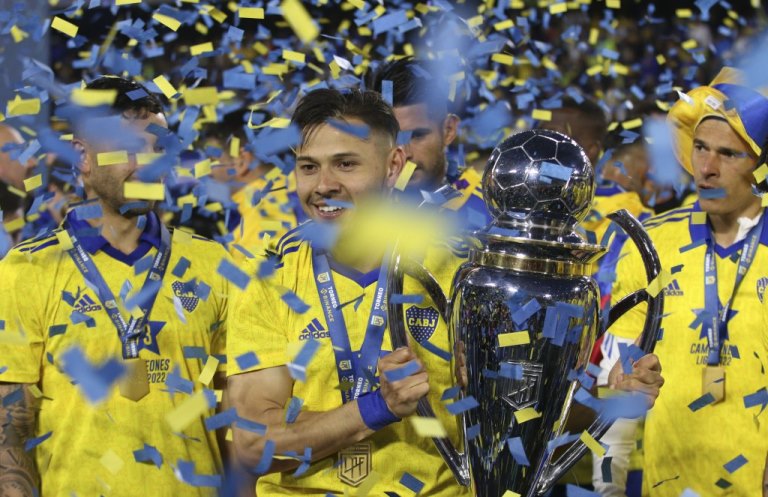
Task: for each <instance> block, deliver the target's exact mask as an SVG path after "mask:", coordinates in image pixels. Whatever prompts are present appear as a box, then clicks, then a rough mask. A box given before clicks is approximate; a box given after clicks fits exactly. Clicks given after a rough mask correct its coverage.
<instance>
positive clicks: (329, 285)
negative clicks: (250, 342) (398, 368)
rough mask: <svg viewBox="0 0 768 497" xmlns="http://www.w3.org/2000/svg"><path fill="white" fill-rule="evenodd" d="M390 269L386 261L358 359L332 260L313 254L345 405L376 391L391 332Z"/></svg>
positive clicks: (315, 272)
mask: <svg viewBox="0 0 768 497" xmlns="http://www.w3.org/2000/svg"><path fill="white" fill-rule="evenodd" d="M387 266H388V258H387V257H385V258H384V259H383V262H382V265H381V269H380V270H379V279H378V281H377V282H376V290H375V292H374V295H373V303H372V304H371V312H370V314H369V316H368V326H367V327H366V330H365V338H364V339H363V345H362V347H361V348H360V356H359V358H356V357H355V354H354V353H353V352H352V346H351V345H350V342H349V333H348V331H347V325H346V323H345V322H344V314H343V313H342V312H341V302H340V301H339V293H338V291H337V290H336V285H335V284H334V282H333V274H332V273H331V266H330V263H329V262H328V256H327V255H326V254H325V253H324V252H319V251H317V250H312V270H313V271H314V277H315V282H316V283H317V293H318V296H319V297H320V306H321V307H322V308H323V313H324V314H325V321H326V323H327V324H328V332H329V334H330V336H331V344H332V345H333V354H334V356H335V359H336V371H337V372H338V375H339V384H340V385H341V386H342V389H341V400H342V402H343V403H347V402H350V401H352V400H354V399H356V398H358V397H359V396H360V395H362V394H364V393H366V392H369V391H370V390H371V387H372V385H371V381H372V380H373V378H374V375H375V373H376V364H377V362H378V359H379V354H380V352H381V344H382V343H383V341H384V331H385V330H386V328H387V312H386V307H385V302H384V297H385V295H386V293H385V290H386V287H387ZM345 384H346V385H353V386H352V388H344V386H345Z"/></svg>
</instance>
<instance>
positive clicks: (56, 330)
mask: <svg viewBox="0 0 768 497" xmlns="http://www.w3.org/2000/svg"><path fill="white" fill-rule="evenodd" d="M66 222H67V223H71V224H70V225H71V226H73V229H75V230H76V232H77V233H78V237H79V238H81V240H80V241H81V243H82V246H83V248H84V249H85V250H87V251H88V252H89V253H91V254H92V256H91V257H92V260H93V262H94V263H95V265H96V267H97V268H98V270H99V272H100V273H101V275H102V276H103V278H104V281H105V282H106V284H107V285H108V286H109V288H110V290H111V291H112V292H113V294H114V295H115V296H117V295H123V294H124V291H125V289H128V288H131V287H132V288H133V290H129V291H128V292H129V293H128V295H127V298H128V299H130V298H131V295H134V294H135V291H138V289H140V288H141V287H142V285H143V283H144V279H145V277H146V270H144V271H140V269H139V268H140V267H141V266H142V264H143V262H142V261H145V260H147V258H150V259H151V258H152V257H153V256H154V254H155V253H156V252H157V250H158V247H159V244H160V241H159V238H160V235H159V233H160V224H159V220H158V219H157V218H156V216H154V214H150V215H149V216H147V225H146V227H145V230H144V233H143V234H142V235H141V240H140V243H139V247H138V248H137V249H136V251H135V252H134V253H132V254H128V255H126V254H122V255H120V252H118V251H117V250H116V249H114V248H113V247H111V246H110V245H109V244H108V242H107V241H106V239H104V238H103V237H101V236H100V235H98V234H93V236H86V235H80V234H79V233H80V232H81V230H88V229H89V225H88V224H87V223H86V222H85V221H82V220H77V219H76V218H74V217H73V214H72V213H70V214H69V215H68V217H67V221H66ZM75 226H77V227H75ZM68 240H69V238H68V237H67V236H66V235H65V232H64V231H63V230H62V229H58V230H55V231H54V232H51V233H49V234H47V235H44V236H42V237H40V238H37V239H35V240H32V241H28V242H25V243H22V244H20V245H18V246H16V247H15V248H14V249H12V250H11V251H10V252H9V253H8V256H7V257H6V258H5V259H3V261H2V262H0V281H2V282H3V284H2V285H0V320H2V325H3V326H0V330H2V329H3V328H4V330H3V331H0V371H2V374H0V381H3V382H12V383H27V384H33V385H37V387H39V389H40V391H41V392H42V399H41V400H42V404H41V409H40V411H39V414H38V418H37V427H36V437H38V436H39V437H43V436H47V435H50V436H49V438H48V439H46V440H44V441H42V443H40V444H39V445H38V446H37V448H36V450H35V460H36V463H37V467H38V470H39V472H40V476H41V480H42V485H41V492H40V495H41V496H42V497H54V496H56V497H58V496H62V495H80V496H98V495H103V496H105V497H106V496H115V497H119V496H126V497H128V496H135V495H152V496H167V497H175V496H178V495H194V496H213V495H216V488H212V487H203V486H199V487H196V486H192V485H189V484H187V483H184V482H182V481H180V480H179V478H177V476H176V474H175V473H176V472H177V471H178V470H180V468H185V471H187V475H188V476H192V474H191V473H190V472H189V471H188V470H189V468H190V466H189V464H190V462H191V463H194V474H197V475H220V474H221V469H222V468H221V459H220V455H219V448H218V445H217V442H216V437H215V433H214V432H213V431H208V430H207V429H206V427H205V425H204V423H203V418H202V416H196V417H195V419H193V420H192V421H191V422H190V423H189V424H188V425H187V426H186V427H185V428H184V429H183V431H182V432H181V433H174V431H173V430H172V429H171V426H170V425H169V422H168V421H167V420H166V416H167V415H168V414H169V413H170V412H172V411H173V410H174V409H175V408H177V407H178V406H179V405H181V404H182V403H183V402H185V401H186V400H187V399H189V398H190V396H191V395H193V392H194V393H195V394H199V393H200V392H201V390H202V389H203V388H204V387H209V385H207V384H201V382H200V381H199V379H200V377H201V373H202V372H203V365H204V364H205V362H206V360H207V358H208V357H209V356H212V355H213V356H217V355H218V356H219V357H220V358H221V360H222V361H223V360H224V357H221V354H222V353H224V351H225V348H226V343H225V342H226V341H225V332H226V315H227V300H228V297H227V294H228V292H229V284H228V282H227V280H226V279H225V278H224V277H222V276H220V275H218V274H217V266H218V264H219V262H220V261H221V259H222V258H228V255H227V254H226V251H225V250H224V249H223V247H222V246H221V245H219V244H217V243H215V242H211V241H208V240H206V239H203V238H199V237H197V236H192V235H189V234H186V233H183V232H181V231H178V230H176V231H175V232H174V233H173V234H172V240H171V254H170V259H169V264H168V269H167V271H166V273H165V277H164V278H163V283H162V287H161V289H160V292H159V294H158V296H157V299H156V301H155V304H154V306H153V307H152V310H151V313H150V317H149V323H148V324H149V332H148V333H147V336H146V337H144V339H143V341H142V343H141V346H140V357H141V358H143V359H145V360H146V361H147V370H148V373H147V381H148V382H149V389H150V391H149V394H148V395H147V396H145V397H144V398H142V399H141V400H139V401H137V402H134V401H132V400H128V399H126V398H124V397H122V396H121V395H120V393H119V391H118V389H117V387H116V386H114V385H113V387H114V388H111V389H110V392H109V394H108V395H107V397H106V398H105V399H104V400H103V401H102V402H100V403H97V404H91V403H90V402H89V401H88V400H86V398H85V396H84V394H83V391H82V390H81V388H80V387H79V386H77V385H75V384H73V382H72V380H71V378H70V377H69V376H68V375H67V374H65V373H64V371H63V367H62V360H61V357H62V355H64V354H65V353H66V352H67V351H69V350H70V349H72V348H73V347H77V348H79V349H80V351H81V353H82V355H83V356H84V358H85V360H86V361H87V362H88V363H89V364H90V367H92V368H97V367H99V366H101V365H102V364H105V362H106V361H108V360H110V359H120V358H121V357H122V354H121V350H122V347H121V342H120V339H119V337H118V335H117V330H116V328H115V326H114V325H113V323H112V321H111V320H110V318H109V316H108V315H107V312H106V310H105V309H104V308H103V304H102V302H101V301H100V300H99V298H98V296H97V295H96V293H95V291H94V290H93V289H92V288H91V287H90V286H89V285H88V284H86V283H85V280H84V278H83V276H82V274H81V273H80V271H79V270H78V269H77V267H76V266H75V263H74V262H73V260H72V258H71V257H70V256H69V254H68V253H67V252H66V250H65V248H66V244H67V243H68ZM137 273H138V274H137ZM116 298H117V297H116ZM94 374H97V373H94ZM210 388H212V387H210ZM169 390H170V392H169ZM173 390H176V392H175V393H171V392H173ZM211 414H213V410H212V409H207V410H205V411H204V412H201V415H205V416H207V415H211ZM148 446H149V447H148ZM136 451H139V452H138V453H137V452H136ZM152 454H154V458H155V460H156V462H157V463H159V466H158V465H156V464H153V463H152V462H150V460H151V459H152V457H149V456H151V455H152ZM182 473H183V472H182Z"/></svg>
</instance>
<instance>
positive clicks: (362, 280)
mask: <svg viewBox="0 0 768 497" xmlns="http://www.w3.org/2000/svg"><path fill="white" fill-rule="evenodd" d="M328 265H329V266H330V267H331V269H332V270H333V272H334V273H339V274H340V275H342V276H344V277H345V278H349V279H350V280H352V281H354V282H355V283H357V284H358V285H360V286H361V287H363V288H365V287H367V286H368V285H372V284H373V283H376V281H377V280H378V279H379V270H380V268H376V269H374V270H373V271H370V272H367V273H362V272H360V271H358V270H357V269H355V268H353V267H349V266H346V265H344V264H342V263H340V262H338V261H335V260H334V259H333V258H332V257H328Z"/></svg>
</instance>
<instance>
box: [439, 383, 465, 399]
mask: <svg viewBox="0 0 768 497" xmlns="http://www.w3.org/2000/svg"><path fill="white" fill-rule="evenodd" d="M460 392H461V387H458V386H455V387H451V388H446V389H445V391H443V395H442V396H441V397H440V400H441V401H442V402H445V401H446V400H450V399H455V398H456V397H458V396H459V393H460Z"/></svg>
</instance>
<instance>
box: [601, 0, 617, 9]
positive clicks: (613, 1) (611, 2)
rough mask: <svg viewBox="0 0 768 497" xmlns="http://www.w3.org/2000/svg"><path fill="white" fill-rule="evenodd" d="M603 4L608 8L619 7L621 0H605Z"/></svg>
mask: <svg viewBox="0 0 768 497" xmlns="http://www.w3.org/2000/svg"><path fill="white" fill-rule="evenodd" d="M605 6H606V7H608V8H609V9H620V8H621V0H605Z"/></svg>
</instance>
